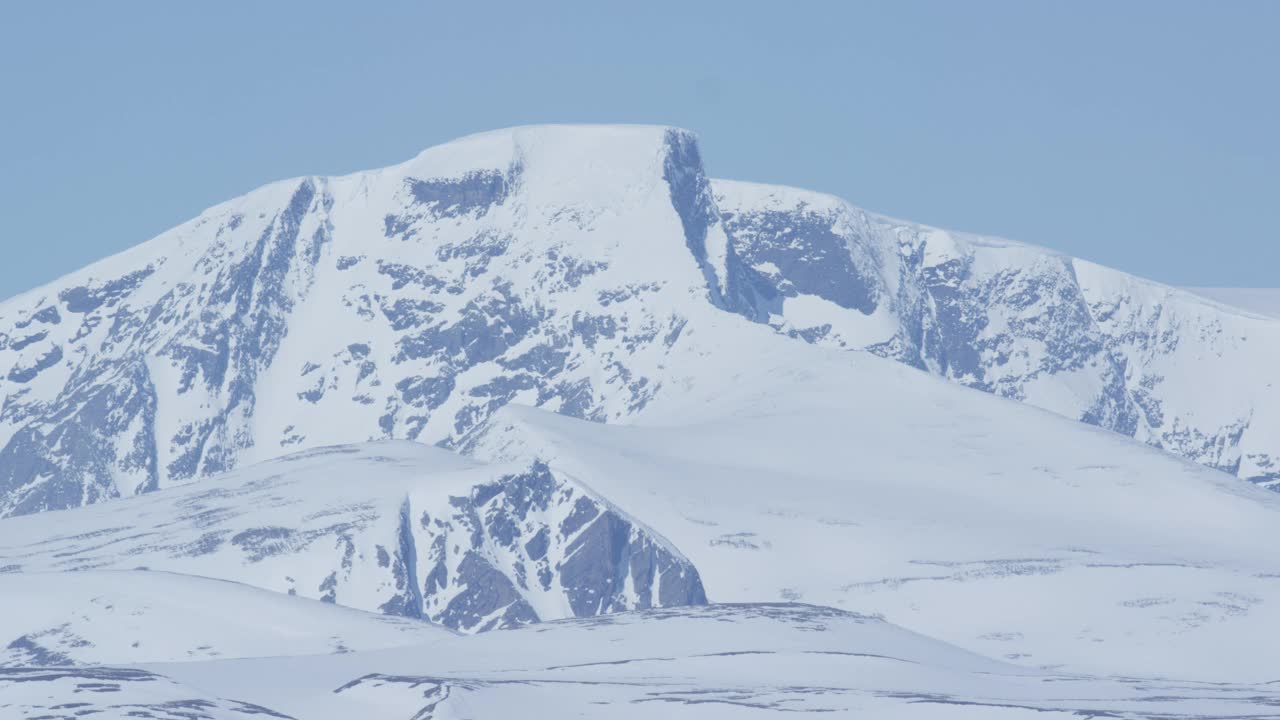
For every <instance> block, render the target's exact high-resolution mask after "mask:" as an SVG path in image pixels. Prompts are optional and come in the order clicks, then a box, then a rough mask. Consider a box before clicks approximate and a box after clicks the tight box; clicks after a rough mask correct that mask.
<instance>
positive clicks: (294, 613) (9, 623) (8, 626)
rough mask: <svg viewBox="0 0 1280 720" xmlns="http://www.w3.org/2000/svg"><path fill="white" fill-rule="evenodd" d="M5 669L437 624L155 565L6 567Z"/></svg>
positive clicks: (387, 641)
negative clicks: (12, 569) (70, 569)
mask: <svg viewBox="0 0 1280 720" xmlns="http://www.w3.org/2000/svg"><path fill="white" fill-rule="evenodd" d="M0 597H3V598H4V612H3V613H0V645H3V647H4V649H2V650H0V667H23V666H32V665H35V666H40V665H82V666H83V665H103V664H112V663H114V664H121V663H125V664H132V663H148V662H152V663H154V662H175V661H188V660H209V659H213V658H219V657H231V658H245V657H265V656H270V655H279V654H280V653H282V652H286V653H290V654H305V655H311V654H324V653H331V652H352V651H358V650H377V649H381V648H388V647H396V646H399V645H415V646H419V647H422V648H425V647H426V646H429V645H430V644H431V643H433V642H437V641H439V640H440V639H442V638H446V637H450V636H452V635H453V633H452V632H451V631H450V630H448V629H446V628H443V627H441V626H439V625H434V624H431V623H427V622H423V621H421V620H410V619H408V618H402V617H394V616H388V615H381V614H376V613H368V612H361V611H359V610H353V609H350V608H346V607H342V606H338V605H331V604H327V603H321V602H316V601H314V600H304V599H302V598H297V597H290V596H288V595H284V594H280V593H273V592H268V591H266V590H261V589H258V588H254V587H250V586H248V585H242V584H239V583H233V582H227V581H222V580H211V579H208V578H202V577H192V576H189V575H175V574H171V573H164V572H147V571H140V570H134V571H116V572H111V571H92V570H91V571H85V572H59V573H8V574H3V575H0Z"/></svg>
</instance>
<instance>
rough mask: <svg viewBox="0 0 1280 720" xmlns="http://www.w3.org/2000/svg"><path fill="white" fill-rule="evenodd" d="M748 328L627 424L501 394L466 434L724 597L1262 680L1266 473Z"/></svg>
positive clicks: (1268, 530) (1268, 507)
mask: <svg viewBox="0 0 1280 720" xmlns="http://www.w3.org/2000/svg"><path fill="white" fill-rule="evenodd" d="M761 347H763V348H765V350H764V351H761V352H758V353H756V354H754V355H752V356H751V357H748V358H742V357H736V356H735V357H736V359H728V358H726V357H725V356H723V355H721V356H708V357H704V358H697V359H693V358H691V359H690V362H694V363H705V364H704V365H703V367H701V369H699V368H692V367H691V368H683V369H682V370H683V371H685V372H687V374H688V375H690V376H693V377H703V378H705V377H709V376H711V375H713V374H715V375H716V376H718V377H719V378H720V382H719V383H717V384H714V385H712V384H706V383H704V384H703V385H691V386H689V387H687V388H685V389H684V392H683V393H681V394H679V395H677V394H674V393H673V394H672V395H671V396H670V397H669V398H667V399H660V400H657V401H655V402H654V403H653V404H651V406H650V407H649V409H648V410H647V411H646V414H645V415H644V416H643V418H641V421H638V422H637V423H636V424H632V425H628V426H608V425H601V424H596V423H588V422H582V421H579V420H575V419H572V418H566V417H563V416H558V415H555V414H552V413H548V412H545V411H540V410H534V409H529V408H519V407H517V406H508V407H507V408H505V409H503V410H502V411H500V412H499V413H498V414H497V416H495V418H494V419H493V420H492V421H491V423H490V424H489V426H488V427H487V428H486V430H485V431H484V432H482V433H480V434H477V435H475V436H473V441H474V442H473V443H472V444H471V445H469V446H468V448H467V449H468V450H469V451H470V452H472V453H474V454H476V455H477V456H481V457H486V458H491V459H514V458H520V457H530V456H537V457H540V458H543V459H545V460H547V461H548V462H549V463H550V465H551V467H552V468H555V469H556V471H559V470H561V469H563V470H565V471H567V472H569V473H570V474H572V475H573V476H575V477H579V478H581V479H582V481H583V482H585V483H588V484H590V485H591V486H592V487H593V488H595V489H596V490H598V491H599V492H601V493H603V494H604V495H605V496H607V497H609V498H611V499H612V500H613V501H615V502H617V503H619V504H620V505H621V506H623V507H626V508H628V510H629V511H630V512H633V513H635V514H636V515H637V516H638V517H641V518H643V519H644V521H645V523H646V524H647V525H648V526H650V527H652V528H654V530H655V531H657V532H659V533H661V534H662V535H663V536H664V537H667V538H669V539H670V540H671V541H672V542H674V543H675V544H676V546H677V547H679V548H680V549H681V550H682V552H684V553H685V554H686V556H687V557H688V558H689V559H690V561H692V563H693V564H694V565H695V566H696V567H697V568H698V570H699V572H700V573H701V576H702V578H703V580H704V582H705V583H706V587H707V590H708V594H709V596H710V598H711V599H712V600H713V601H715V602H726V601H728V602H746V601H753V602H758V601H765V600H802V601H804V602H814V603H819V604H823V605H832V606H836V607H843V608H848V609H851V610H856V611H859V612H878V613H883V614H884V615H885V616H886V617H887V618H888V619H889V620H890V621H893V622H895V623H898V624H900V625H903V626H905V627H908V628H911V629H913V630H916V631H919V632H922V633H925V634H927V635H930V636H933V637H937V638H940V639H943V640H946V641H948V642H953V643H955V644H957V645H960V646H962V647H965V648H968V649H970V650H973V651H975V652H979V653H982V654H984V655H988V656H994V657H1003V658H1008V659H1011V660H1014V661H1016V662H1018V663H1020V664H1027V665H1033V666H1054V667H1066V668H1070V669H1072V670H1076V671H1083V672H1097V673H1106V674H1110V673H1124V674H1146V675H1151V674H1161V675H1169V676H1175V677H1186V678H1197V679H1209V678H1212V679H1220V680H1224V681H1233V680H1235V681H1239V680H1244V679H1250V680H1258V681H1262V680H1271V679H1274V677H1273V671H1274V668H1276V667H1277V666H1280V650H1278V649H1277V647H1276V645H1275V643H1272V642H1271V641H1270V638H1271V637H1272V636H1273V635H1274V633H1275V631H1276V628H1278V627H1280V560H1277V558H1276V555H1275V552H1274V549H1275V548H1276V547H1277V546H1278V545H1280V497H1277V496H1276V495H1275V494H1274V493H1271V492H1267V491H1264V490H1261V489H1258V488H1255V487H1253V486H1251V485H1248V484H1246V483H1241V482H1239V481H1238V480H1237V479H1235V478H1233V477H1231V476H1229V475H1226V474H1223V473H1220V472H1217V471H1214V470H1210V469H1207V468H1204V467H1202V466H1199V465H1196V464H1193V463H1190V462H1188V461H1185V460H1181V459H1177V458H1173V457H1171V456H1169V455H1167V454H1165V453H1161V452H1159V451H1157V450H1154V449H1151V448H1147V447H1144V446H1142V445H1140V444H1137V443H1133V442H1132V441H1131V440H1128V439H1126V438H1123V437H1121V436H1118V435H1115V434H1113V433H1109V432H1106V431H1102V430H1099V429H1096V428H1092V427H1089V426H1087V425H1083V424H1080V423H1074V422H1071V421H1068V420H1066V419H1063V418H1061V417H1058V416H1055V415H1053V414H1050V413H1047V412H1044V411H1041V410H1038V409H1035V408H1031V407H1027V406H1025V405H1020V404H1017V403H1013V402H1010V401H1007V400H1003V399H1000V398H996V397H992V396H990V395H986V394H983V393H979V392H976V391H973V390H968V389H965V388H961V387H957V386H955V385H953V384H950V383H947V382H944V381H942V380H939V379H937V378H933V377H930V376H928V375H926V374H924V373H921V372H919V371H916V370H913V369H911V368H908V367H906V366H904V365H901V364H898V363H895V362H892V361H889V360H885V359H883V358H878V357H875V356H871V355H867V354H863V353H841V352H835V351H824V350H821V349H818V348H813V347H808V346H804V345H798V346H797V345H795V344H793V343H787V342H785V340H783V339H779V342H778V343H776V344H773V345H771V346H770V345H767V344H766V345H762V346H761ZM713 371H714V372H713Z"/></svg>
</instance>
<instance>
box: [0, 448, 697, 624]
mask: <svg viewBox="0 0 1280 720" xmlns="http://www.w3.org/2000/svg"><path fill="white" fill-rule="evenodd" d="M140 567H141V568H148V569H151V570H166V571H173V572H178V573H185V574H190V575H201V576H205V577H210V578H221V579H225V580H234V581H237V582H242V583H246V584H249V585H253V586H256V587H260V588H265V589H268V590H275V591H278V592H281V593H288V594H290V595H293V594H297V595H300V596H302V597H306V598H314V599H320V600H325V601H327V602H333V603H338V604H341V605H346V606H349V607H353V608H359V609H362V610H372V611H380V612H383V613H387V614H391V615H403V616H407V617H413V618H427V619H430V620H432V621H434V622H437V623H440V624H443V625H446V626H448V627H451V628H456V629H459V630H464V631H477V630H487V629H491V628H494V627H500V626H507V625H513V624H520V623H526V622H533V621H536V620H539V619H549V618H561V617H574V616H584V615H595V614H598V613H604V612H615V611H618V610H626V609H631V608H644V607H650V606H663V605H685V604H693V603H702V602H705V601H706V600H705V595H704V592H703V589H702V584H701V581H700V580H699V577H698V573H697V571H696V570H695V569H694V568H693V567H692V566H690V565H689V563H688V562H687V561H686V560H685V559H684V558H683V557H682V556H681V555H680V554H679V553H678V552H677V551H675V550H674V548H672V547H671V546H670V545H669V544H668V543H666V541H665V540H663V539H661V538H659V537H657V536H655V535H653V534H652V533H651V532H649V531H648V530H647V529H646V528H644V527H643V526H640V525H638V524H637V523H636V522H635V521H633V520H632V519H631V518H630V517H629V516H627V515H626V514H624V513H623V512H622V511H620V510H618V509H616V508H615V507H613V506H612V505H610V504H608V503H607V502H606V501H604V500H603V499H601V498H600V497H599V496H597V495H596V494H594V493H593V492H591V491H589V490H587V489H585V488H583V487H582V486H580V485H578V484H577V483H576V482H574V481H573V480H572V479H569V478H567V477H566V476H564V475H563V474H562V473H553V472H551V471H549V470H548V469H547V468H546V466H545V465H542V464H539V463H530V464H520V465H514V466H509V467H506V468H503V467H497V468H490V467H476V466H475V465H474V464H472V463H470V462H468V461H466V460H465V459H463V458H460V457H458V456H456V455H454V454H453V453H450V452H447V451H444V450H439V449H435V448H431V447H427V446H423V445H419V444H417V443H411V442H404V441H398V442H383V443H374V444H370V445H365V446H339V447H332V448H324V449H319V450H311V451H306V452H302V453H296V454H294V455H290V456H287V457H285V458H282V459H280V460H276V461H273V462H268V463H264V464H261V465H257V466H253V467H250V468H246V469H244V470H242V471H238V472H235V473H231V474H227V475H224V476H221V477H217V478H211V479H209V480H207V481H205V482H202V483H199V484H195V485H190V486H186V487H181V488H173V489H170V490H166V491H161V492H156V493H153V494H149V495H146V496H141V497H135V498H130V499H128V500H124V501H121V502H116V503H108V504H104V505H98V506H93V507H87V508H80V509H76V510H71V511H65V512H61V513H56V514H50V515H45V514H40V515H34V516H26V517H18V518H9V519H7V520H4V521H3V522H0V568H3V569H4V570H5V571H7V572H10V573H15V575H14V576H13V579H12V581H11V582H13V583H15V584H17V585H22V584H24V583H25V582H26V578H27V577H28V575H27V573H31V572H39V571H50V570H100V569H113V570H128V569H134V568H140ZM0 577H3V576H0ZM34 577H36V578H37V580H36V581H34V584H33V585H32V586H31V587H32V588H33V590H32V592H36V593H37V594H38V593H39V590H38V588H39V587H40V583H41V582H49V581H48V580H47V579H46V580H41V579H40V576H34ZM68 601H69V602H72V601H73V600H72V599H68ZM2 627H3V625H2V624H0V628H2Z"/></svg>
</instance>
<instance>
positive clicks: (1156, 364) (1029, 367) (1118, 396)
mask: <svg viewBox="0 0 1280 720" xmlns="http://www.w3.org/2000/svg"><path fill="white" fill-rule="evenodd" d="M713 187H714V189H715V195H716V202H717V205H718V207H719V208H720V210H721V212H722V213H723V219H724V224H725V228H726V231H727V232H728V234H729V236H730V238H732V240H733V244H734V248H735V251H736V252H737V254H738V255H739V256H740V257H741V258H742V259H743V261H744V264H745V265H746V266H747V268H748V271H753V275H754V277H755V278H756V280H757V283H758V285H759V286H760V287H761V289H760V291H759V292H761V293H763V294H766V295H771V296H772V297H773V298H774V300H773V304H772V308H771V312H770V313H769V315H768V317H767V318H764V319H762V320H761V321H762V322H765V323H767V324H769V325H771V326H772V327H774V328H775V329H777V330H778V331H780V332H783V333H785V334H787V335H790V336H792V337H796V338H799V339H802V340H805V341H807V342H811V343H817V344H820V345H826V346H829V347H837V348H851V349H865V350H868V351H870V352H873V353H876V354H878V355H882V356H885V357H890V358H894V359H897V360H900V361H902V362H905V363H908V364H910V365H913V366H916V367H919V368H921V369H924V370H927V371H929V372H932V373H936V374H939V375H942V376H944V377H947V378H949V379H951V380H954V381H956V382H959V383H962V384H964V385H968V386H970V387H973V388H977V389H979V390H983V391H986V392H990V393H994V394H997V395H1000V396H1002V397H1007V398H1011V399H1014V400H1019V401H1022V402H1026V403H1030V404H1032V405H1035V406H1037V407H1041V408H1044V409H1047V410H1051V411H1053V412H1056V413H1059V414H1061V415H1065V416H1067V417H1070V418H1072V419H1077V420H1081V421H1083V422H1086V423H1090V424H1093V425H1098V426H1101V427H1104V428H1107V429H1108V430H1113V431H1115V432H1118V433H1121V434H1124V435H1129V436H1131V437H1134V438H1136V439H1138V440H1141V441H1143V442H1146V443H1149V444H1151V445H1155V446H1156V447H1160V448H1163V449H1165V450H1167V451H1169V452H1172V453H1174V454H1176V455H1180V456H1182V457H1186V458H1189V459H1191V460H1194V461H1196V462H1199V463H1202V464H1205V465H1208V466H1210V467H1214V468H1217V469H1220V470H1223V471H1226V472H1229V473H1232V474H1235V475H1239V476H1241V477H1243V478H1246V479H1248V480H1251V481H1253V482H1256V483H1260V484H1262V485H1264V486H1274V485H1276V484H1278V483H1280V447H1278V446H1277V445H1276V443H1275V440H1274V438H1275V437H1277V432H1278V431H1280V417H1278V416H1277V410H1276V408H1277V407H1280V404H1278V401H1280V397H1278V396H1277V390H1276V389H1275V388H1274V387H1273V376H1274V374H1275V370H1274V368H1272V367H1271V366H1269V364H1268V363H1266V362H1263V361H1261V360H1260V358H1263V357H1271V356H1274V354H1275V353H1276V352H1280V324H1278V323H1277V322H1276V321H1275V320H1274V319H1270V318H1267V317H1263V316H1259V315H1254V314H1252V313H1249V312H1246V311H1243V310H1237V309H1234V308H1230V307H1227V306H1223V305H1220V304H1218V303H1215V302H1212V301H1210V300H1207V299H1205V298H1202V297H1199V296H1196V295H1193V294H1191V293H1189V292H1186V291H1182V290H1177V289H1174V288H1170V287H1165V286H1161V285H1158V284H1156V283H1152V282H1148V281H1144V280H1141V279H1138V278H1135V277H1132V276H1129V275H1126V274H1124V273H1121V272H1118V271H1115V270H1111V269H1108V268H1104V267H1100V266H1098V265H1095V264H1093V263H1089V262H1086V261H1083V260H1079V259H1076V258H1071V257H1067V256H1064V255H1060V254H1057V253H1053V252H1050V251H1048V250H1043V249H1040V248H1035V247H1031V246H1026V245H1021V244H1019V243H1014V242H1011V241H1005V240H1000V239H996V238H985V237H978V236H972V235H966V234H961V233H951V232H947V231H943V230H938V229H934V228H928V227H923V226H919V225H914V224H911V223H906V222H901V221H896V220H891V219H888V218H884V217H880V216H876V215H873V214H871V213H868V212H865V211H863V210H860V209H858V208H855V207H853V206H850V205H848V204H847V203H845V202H843V201H841V200H839V199H836V198H832V197H829V196H825V195H821V194H818V193H810V192H805V191H800V190H795V189H792V188H780V187H771V186H761V185H751V184H746V183H735V182H727V181H716V182H715V183H714V184H713Z"/></svg>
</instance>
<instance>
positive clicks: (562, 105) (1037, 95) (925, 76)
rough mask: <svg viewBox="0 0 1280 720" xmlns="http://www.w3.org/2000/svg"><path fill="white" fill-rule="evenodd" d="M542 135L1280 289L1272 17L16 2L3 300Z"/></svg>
mask: <svg viewBox="0 0 1280 720" xmlns="http://www.w3.org/2000/svg"><path fill="white" fill-rule="evenodd" d="M541 122H640V123H665V124H672V125H679V126H683V127H687V128H690V129H692V130H695V131H697V132H698V133H699V134H700V136H701V137H702V143H703V154H704V158H705V160H706V162H707V165H708V166H709V169H710V171H711V172H712V174H714V175H717V176H720V177H728V178H735V179H744V180H756V181H765V182H776V183H785V184H791V185H799V186H803V187H808V188H812V189H816V190H823V191H827V192H831V193H835V194H838V195H841V196H843V197H845V198H847V199H849V200H851V201H853V202H855V203H857V204H860V205H862V206H864V207H867V208H870V209H873V210H878V211H880V212H884V213H887V214H890V215H894V216H898V217H904V218H910V219H913V220H919V221H922V222H927V223H931V224H935V225H941V226H944V227H951V228H956V229H963V230H972V231H977V232H986V233H993V234H1000V235H1004V236H1007V237H1013V238H1017V239H1021V240H1026V241H1029V242H1034V243H1038V244H1041V245H1046V246H1049V247H1053V248H1057V249H1060V250H1063V251H1066V252H1069V253H1072V254H1075V255H1079V256H1082V257H1085V258H1089V259H1092V260H1095V261H1098V262H1101V263H1105V264H1108V265H1113V266H1116V267H1120V268H1123V269H1125V270H1129V271H1132V272H1135V273H1138V274H1141V275H1145V276H1148V277H1152V278H1156V279H1158V280H1163V281H1166V282H1170V283H1175V284H1198V285H1234V286H1274V285H1280V281H1278V280H1277V268H1280V230H1278V229H1277V228H1280V2H1269V1H1267V0H1258V1H1256V2H1246V1H1243V0H1236V1H1231V2H1228V1H1226V0H1223V1H1221V2H1208V1H1205V2H1178V1H1174V0H1159V1H1152V2H1138V1H1133V0H1130V1H1125V2H1115V1H1111V0H1108V1H1105V2H1082V1H1074V0H1073V1H1072V2H1059V1H1036V0H1009V1H1008V2H979V1H975V0H966V1H965V2H952V1H951V0H938V1H937V2H909V1H904V0H893V1H892V2H890V1H889V0H883V1H881V2H838V1H832V2H802V1H794V2H780V1H779V2H749V1H742V0H739V1H735V2H695V1H694V0H683V1H681V2H669V1H667V0H644V1H643V2H626V3H621V2H619V3H613V2H603V1H601V0H595V1H594V2H586V1H583V2H554V1H549V2H481V1H466V0H462V1H459V0H453V1H452V2H447V3H445V2H414V3H408V2H369V3H354V2H342V3H330V2H307V3H303V2H247V1H246V2H220V3H187V2H117V3H105V2H102V3H99V2H82V3H71V2H45V1H40V2H26V3H22V2H17V1H16V0H15V1H14V2H7V3H6V4H5V11H4V14H3V17H2V18H0V163H2V164H0V250H3V254H2V255H0V297H7V296H9V295H12V294H14V293H17V292H20V291H22V290H25V289H28V288H30V287H33V286H35V285H38V284H40V283H43V282H46V281H48V280H52V279H54V278H55V277H57V276H59V275H61V274H63V273H65V272H69V271H71V270H74V269H76V268H78V267H80V266H82V265H84V264H87V263H88V262H91V261H93V260H95V259H97V258H100V257H103V256H106V255H109V254H111V253H114V252H116V251H119V250H122V249H124V248H126V247H129V246H131V245H134V244H137V243H139V242H142V241H144V240H146V239H147V238H149V237H151V236H153V235H155V234H157V233H158V232H160V231H162V230H164V229H166V228H168V227H171V226H173V225H175V224H177V223H179V222H181V221H183V220H185V219H187V218H189V217H191V216H193V215H195V214H197V213H198V212H199V211H200V210H202V209H203V208H205V207H207V206H209V205H212V204H214V203H217V202H220V201H222V200H224V199H227V198H230V197H233V196H235V195H239V194H241V193H244V192H247V191H248V190H251V189H252V188H254V187H257V186H258V185H261V184H263V183H265V182H269V181H271V180H275V179H279V178H282V177H290V176H295V175H302V174H312V173H315V174H332V173H344V172H349V171H353V170H359V169H365V168H371V167H377V166H380V165H386V164H390V163H394V162H398V161H400V160H404V159H407V158H409V157H411V156H412V155H414V154H415V153H417V152H418V151H420V150H421V149H423V148H425V147H427V146H430V145H433V144H436V143H439V142H443V141H446V140H449V139H450V138H453V137H456V136H459V135H464V134H467V133H471V132H476V131H480V130H486V129H492V128H497V127H503V126H508V125H517V124H525V123H541Z"/></svg>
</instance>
